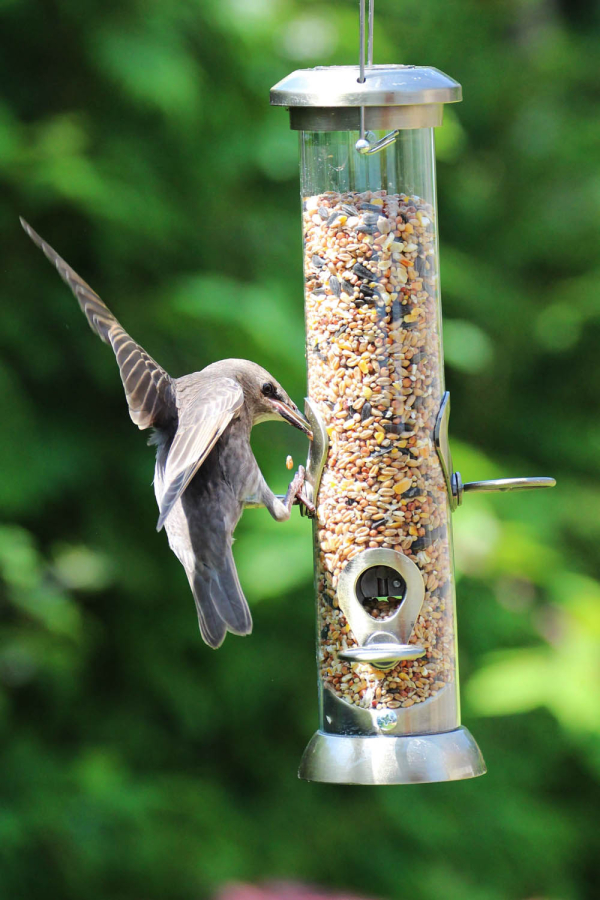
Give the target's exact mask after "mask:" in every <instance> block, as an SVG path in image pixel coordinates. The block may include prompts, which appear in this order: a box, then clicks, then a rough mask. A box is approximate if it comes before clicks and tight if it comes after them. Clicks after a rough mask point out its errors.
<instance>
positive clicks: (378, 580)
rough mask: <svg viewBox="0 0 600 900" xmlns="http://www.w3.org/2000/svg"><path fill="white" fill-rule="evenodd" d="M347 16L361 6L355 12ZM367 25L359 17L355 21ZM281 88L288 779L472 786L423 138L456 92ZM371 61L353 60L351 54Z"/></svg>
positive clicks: (380, 77)
mask: <svg viewBox="0 0 600 900" xmlns="http://www.w3.org/2000/svg"><path fill="white" fill-rule="evenodd" d="M362 6H363V10H364V3H363V4H362ZM371 21H372V19H371ZM361 31H362V43H361V48H363V49H362V51H361V64H360V65H359V66H340V67H318V68H315V69H304V70H299V71H296V72H293V73H292V74H291V75H289V76H288V77H287V78H284V79H283V81H281V82H279V83H278V84H277V85H275V87H274V88H273V89H272V90H271V103H272V104H273V105H276V106H285V107H288V109H289V113H290V124H291V127H292V129H294V130H296V131H298V132H299V139H300V181H301V195H302V220H303V222H302V224H303V237H304V245H303V246H304V276H305V315H306V355H307V365H308V394H309V399H308V400H307V405H306V413H307V417H308V418H309V420H310V421H311V425H312V427H313V432H314V441H313V443H312V445H311V451H310V455H309V460H308V466H307V477H308V482H309V489H310V491H311V495H312V499H313V502H314V503H315V506H316V514H315V518H314V559H315V585H316V594H317V645H318V651H317V665H318V683H319V706H320V727H319V730H318V731H317V732H316V734H315V735H314V736H313V738H312V740H311V741H310V743H309V745H308V747H307V748H306V751H305V753H304V756H303V759H302V762H301V766H300V772H299V774H300V777H301V778H305V779H307V780H309V781H324V782H337V783H350V784H399V783H408V782H431V781H451V780H458V779H463V778H471V777H475V776H477V775H481V774H483V773H484V772H485V764H484V761H483V758H482V755H481V753H480V751H479V748H478V746H477V744H476V743H475V741H474V739H473V737H472V736H471V734H470V733H469V731H468V730H467V729H466V728H464V727H463V726H461V722H460V704H459V691H458V665H457V651H456V612H455V591H454V572H453V556H452V528H451V514H452V512H453V510H454V509H456V507H457V506H458V505H459V504H460V502H461V501H462V498H463V494H464V492H467V491H469V490H472V491H475V490H486V491H487V490H498V491H502V490H517V489H524V488H533V487H548V486H552V485H553V484H554V481H553V479H548V478H534V479H529V478H525V479H501V480H499V481H494V482H473V483H471V484H466V485H463V484H462V481H461V478H460V474H459V473H457V472H454V470H453V467H452V460H451V455H450V449H449V444H448V416H449V411H450V402H449V394H448V393H447V391H446V390H445V385H444V368H443V354H442V340H441V308H440V284H439V252H438V224H437V223H438V218H437V209H436V180H435V151H434V129H435V128H436V127H437V126H439V125H441V124H442V115H443V109H444V104H446V103H455V102H457V101H459V100H460V99H461V86H460V85H459V84H458V83H457V82H456V81H454V80H453V79H452V78H450V77H449V76H447V75H445V74H443V73H442V72H440V71H438V70H437V69H434V68H429V67H424V66H403V65H393V66H379V65H378V66H373V65H372V64H369V63H370V62H371V49H369V54H368V56H369V59H368V62H367V65H365V60H364V55H365V54H364V17H363V18H362V20H361ZM371 46H372V45H371Z"/></svg>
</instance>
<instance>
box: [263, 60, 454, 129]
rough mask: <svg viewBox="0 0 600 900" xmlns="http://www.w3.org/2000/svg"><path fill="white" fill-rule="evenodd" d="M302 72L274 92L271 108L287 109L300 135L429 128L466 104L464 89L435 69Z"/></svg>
mask: <svg viewBox="0 0 600 900" xmlns="http://www.w3.org/2000/svg"><path fill="white" fill-rule="evenodd" d="M359 77H360V68H359V67H358V66H317V67H316V68H314V69H297V70H296V71H295V72H292V73H291V74H290V75H288V76H287V77H286V78H284V79H283V80H282V81H280V82H279V83H278V84H276V85H275V86H274V87H273V88H271V105H272V106H287V107H288V109H289V112H290V126H291V128H292V129H293V130H294V131H355V130H356V131H357V130H359V129H360V125H361V110H364V116H365V127H366V128H368V129H371V130H373V131H377V130H381V129H387V128H429V127H432V126H437V125H441V124H442V112H443V104H444V103H457V102H458V101H460V100H461V99H462V88H461V86H460V84H459V83H458V82H457V81H455V80H454V79H453V78H450V76H448V75H445V74H444V73H443V72H440V71H439V69H434V68H432V67H430V66H369V67H368V68H367V69H365V80H364V82H362V83H361V82H360V81H359V80H358V79H359Z"/></svg>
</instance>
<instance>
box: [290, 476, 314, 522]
mask: <svg viewBox="0 0 600 900" xmlns="http://www.w3.org/2000/svg"><path fill="white" fill-rule="evenodd" d="M305 481H306V469H305V468H304V466H298V471H297V472H296V474H295V475H294V478H293V479H292V482H291V484H290V486H289V492H290V494H291V496H292V497H293V498H294V500H293V502H294V503H298V504H300V505H301V506H303V507H304V508H305V509H306V511H307V513H308V514H309V515H311V516H314V514H315V507H314V505H313V504H312V503H311V502H310V500H309V499H308V497H307V496H306V494H305V493H304V491H303V490H302V488H303V487H304V484H305Z"/></svg>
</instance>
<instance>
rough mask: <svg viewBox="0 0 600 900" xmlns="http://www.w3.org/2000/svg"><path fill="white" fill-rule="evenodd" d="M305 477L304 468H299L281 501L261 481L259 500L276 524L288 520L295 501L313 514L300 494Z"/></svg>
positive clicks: (312, 510) (310, 505)
mask: <svg viewBox="0 0 600 900" xmlns="http://www.w3.org/2000/svg"><path fill="white" fill-rule="evenodd" d="M305 476H306V472H305V469H304V466H299V467H298V471H297V472H296V474H295V475H294V477H293V478H292V480H291V482H290V486H289V487H288V489H287V493H286V495H285V497H284V498H283V500H280V499H279V497H276V496H275V494H274V493H273V491H272V490H271V488H270V487H269V485H268V484H267V483H266V481H264V479H263V483H262V485H261V500H262V502H263V503H264V504H265V506H266V508H267V509H268V510H269V512H270V513H271V515H272V516H273V518H274V519H275V521H276V522H285V521H286V520H287V519H289V517H290V514H291V512H292V506H293V505H294V503H295V502H297V501H298V502H300V503H304V505H305V506H306V508H307V509H308V510H309V512H314V506H313V505H312V503H311V502H310V501H309V500H308V498H307V497H305V496H304V495H303V494H302V488H303V487H304V479H305Z"/></svg>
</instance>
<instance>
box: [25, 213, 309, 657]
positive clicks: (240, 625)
mask: <svg viewBox="0 0 600 900" xmlns="http://www.w3.org/2000/svg"><path fill="white" fill-rule="evenodd" d="M21 224H22V226H23V228H24V229H25V231H26V232H27V234H28V235H29V237H30V238H31V239H32V241H33V242H34V243H35V244H37V246H38V247H40V249H41V250H43V252H44V254H45V255H46V257H47V258H48V259H49V260H50V262H51V263H53V265H54V266H55V267H56V270H57V271H58V274H59V275H60V276H61V278H62V279H63V281H65V282H66V283H67V284H68V286H69V287H70V288H71V290H72V291H73V293H74V294H75V297H76V298H77V300H78V302H79V305H80V307H81V309H82V310H83V312H84V313H85V315H86V317H87V320H88V322H89V324H90V326H91V327H92V329H93V331H95V332H96V334H97V335H98V336H99V337H100V338H101V339H102V340H103V341H104V342H105V343H107V344H110V345H111V347H112V348H113V351H114V353H115V356H116V358H117V363H118V365H119V370H120V373H121V380H122V382H123V386H124V388H125V396H126V398H127V403H128V405H129V415H130V416H131V418H132V420H133V421H134V422H135V424H136V425H137V426H138V428H141V429H144V428H153V429H154V433H153V435H152V437H151V439H150V443H152V444H155V445H156V447H157V452H156V468H155V473H154V492H155V494H156V500H157V503H158V507H159V518H158V525H157V528H158V530H159V531H160V529H161V528H162V527H163V525H164V526H165V530H166V532H167V536H168V539H169V545H170V547H171V549H172V550H173V552H174V553H175V555H176V556H177V558H178V559H179V561H180V562H181V564H182V565H183V567H184V569H185V571H186V574H187V577H188V580H189V583H190V587H191V589H192V593H193V594H194V599H195V601H196V609H197V612H198V621H199V624H200V632H201V634H202V637H203V638H204V640H205V641H206V643H207V644H209V646H211V647H215V648H216V647H219V646H220V645H221V644H222V642H223V639H224V638H225V634H226V633H227V631H230V632H232V633H233V634H249V633H250V632H251V630H252V617H251V615H250V610H249V609H248V604H247V602H246V598H245V597H244V594H243V592H242V589H241V587H240V582H239V579H238V575H237V572H236V569H235V564H234V561H233V554H232V552H231V545H232V541H233V531H234V529H235V526H236V525H237V522H238V520H239V518H240V516H241V514H242V510H243V508H244V503H245V502H247V501H254V502H258V503H262V504H264V505H265V506H266V508H267V509H268V510H269V512H270V513H271V515H272V516H273V518H274V519H276V520H277V521H278V522H283V521H285V520H286V519H288V518H289V516H290V512H291V508H292V505H293V503H294V502H296V500H298V501H299V502H302V503H305V504H306V505H307V506H308V507H309V509H312V507H311V505H310V503H308V501H307V500H306V498H305V497H304V495H303V494H302V487H303V484H304V469H303V468H302V467H300V468H299V469H298V472H297V473H296V475H295V477H294V479H293V480H292V482H291V484H290V486H289V488H288V491H287V494H286V495H285V498H284V499H283V500H281V499H279V498H278V497H276V496H275V494H274V493H273V491H272V490H271V489H270V487H269V486H268V484H267V483H266V481H265V479H264V477H263V475H262V473H261V471H260V469H259V467H258V463H257V462H256V459H255V458H254V454H253V453H252V449H251V447H250V431H251V429H252V426H253V425H256V424H257V423H258V422H264V421H266V420H268V419H279V420H281V419H283V420H284V421H287V422H289V423H290V424H291V425H294V426H295V427H296V428H299V429H300V430H301V431H303V432H304V433H305V434H307V435H308V436H309V437H312V435H311V433H310V428H309V425H308V422H307V421H306V420H305V419H304V417H303V416H302V415H301V414H300V411H299V409H298V407H297V406H296V405H295V404H294V403H293V402H292V401H291V400H290V398H289V397H288V395H287V394H286V393H285V391H284V390H283V388H282V387H281V385H280V384H278V382H277V381H275V379H274V378H273V376H272V375H270V374H269V373H268V372H267V371H266V370H265V369H263V368H262V367H261V366H259V365H257V364H256V363H253V362H250V361H249V360H246V359H224V360H221V362H216V363H212V365H209V366H207V367H206V368H205V369H202V371H201V372H194V373H193V374H192V375H184V376H183V377H182V378H171V376H170V375H168V374H167V372H165V370H164V369H163V368H161V366H159V365H158V363H156V362H155V361H154V360H153V359H152V358H151V357H150V356H148V354H147V353H146V351H145V350H143V349H142V347H140V345H139V344H136V342H135V341H134V340H133V339H132V338H131V337H130V336H129V335H128V334H127V332H126V331H125V330H124V329H123V328H122V326H121V325H120V324H119V322H118V321H117V320H116V319H115V317H114V316H113V314H112V313H111V312H110V310H109V309H108V308H107V307H106V306H105V304H104V303H103V302H102V300H101V299H100V297H99V296H98V295H97V294H96V293H95V292H94V291H93V290H92V289H91V287H90V286H89V285H87V284H86V283H85V281H83V280H82V279H81V278H80V277H79V275H77V273H76V272H74V271H73V269H72V268H71V267H70V266H69V265H67V263H66V262H65V261H64V260H63V259H61V257H60V256H59V255H58V254H57V253H56V252H55V251H54V250H53V249H52V247H50V246H49V245H48V244H47V243H46V242H45V241H43V240H42V238H41V237H40V236H39V235H38V234H36V232H35V231H34V230H33V229H32V228H31V227H30V226H29V225H28V224H27V222H25V221H24V220H23V219H21Z"/></svg>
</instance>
